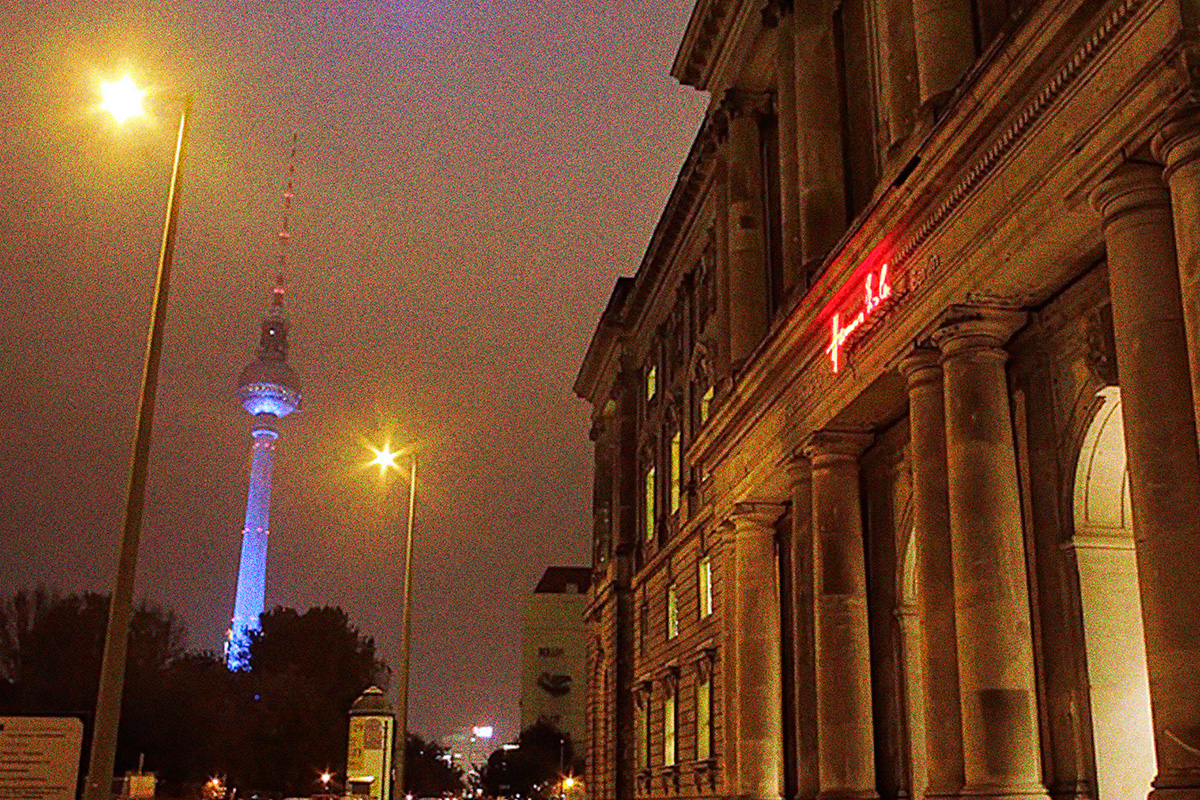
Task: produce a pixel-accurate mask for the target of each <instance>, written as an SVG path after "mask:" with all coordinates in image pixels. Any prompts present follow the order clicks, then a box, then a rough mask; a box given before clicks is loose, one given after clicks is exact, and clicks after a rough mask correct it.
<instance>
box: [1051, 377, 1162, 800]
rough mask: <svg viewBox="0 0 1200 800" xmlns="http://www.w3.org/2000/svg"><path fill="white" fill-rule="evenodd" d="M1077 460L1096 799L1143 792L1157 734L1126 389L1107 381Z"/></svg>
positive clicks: (1078, 553)
mask: <svg viewBox="0 0 1200 800" xmlns="http://www.w3.org/2000/svg"><path fill="white" fill-rule="evenodd" d="M1098 397H1099V398H1100V400H1101V405H1100V408H1099V409H1098V410H1097V412H1096V415H1095V417H1094V418H1093V419H1092V422H1091V425H1090V426H1089V427H1088V430H1087V434H1086V436H1085V437H1084V441H1083V447H1082V449H1081V450H1080V454H1079V461H1078V462H1077V464H1076V468H1075V497H1074V506H1075V532H1074V536H1073V537H1072V539H1071V541H1070V543H1069V546H1070V547H1071V548H1072V549H1073V550H1074V551H1075V562H1076V564H1077V566H1078V570H1079V595H1080V606H1081V608H1082V613H1083V628H1084V645H1085V654H1086V657H1087V669H1088V680H1089V685H1090V693H1091V709H1092V741H1093V743H1094V747H1095V758H1096V783H1097V786H1096V797H1097V798H1098V800H1118V798H1129V797H1145V796H1147V794H1148V793H1149V792H1150V782H1151V781H1152V780H1153V779H1154V775H1155V759H1154V735H1153V728H1152V725H1151V721H1150V690H1149V683H1148V678H1147V674H1146V645H1145V636H1144V633H1143V629H1142V605H1141V595H1140V591H1139V588H1138V577H1137V557H1136V553H1135V550H1134V537H1133V522H1132V515H1131V511H1130V502H1129V474H1128V472H1127V471H1126V467H1125V433H1124V425H1123V421H1122V417H1121V390H1120V389H1119V388H1118V387H1116V386H1109V387H1106V388H1105V389H1103V390H1101V391H1100V392H1099V394H1098Z"/></svg>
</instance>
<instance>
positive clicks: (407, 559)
mask: <svg viewBox="0 0 1200 800" xmlns="http://www.w3.org/2000/svg"><path fill="white" fill-rule="evenodd" d="M371 450H372V451H373V452H374V453H375V458H373V459H372V460H371V462H370V463H371V464H372V465H378V466H379V472H380V474H381V475H382V474H383V473H385V472H386V471H387V470H388V469H396V468H397V465H396V459H397V458H399V457H400V456H401V455H403V453H402V452H393V451H392V450H391V448H390V446H389V445H386V444H385V445H384V446H383V449H382V450H376V449H375V448H371ZM407 455H408V460H409V472H408V524H407V525H406V526H405V541H404V605H403V611H402V616H401V631H402V632H401V640H400V688H399V691H398V692H397V694H398V695H399V697H398V702H397V703H396V705H397V707H398V709H399V711H398V713H397V715H396V716H397V717H398V719H397V721H396V732H397V738H398V739H399V740H400V754H399V756H398V757H397V758H396V763H395V771H396V795H397V796H399V797H403V796H405V792H404V770H405V760H406V757H407V755H408V676H409V664H410V661H411V658H410V651H411V649H412V566H413V518H414V514H415V511H416V505H417V451H416V449H415V448H414V449H412V450H410V451H409V452H408V454H407Z"/></svg>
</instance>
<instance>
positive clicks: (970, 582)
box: [914, 309, 1046, 797]
mask: <svg viewBox="0 0 1200 800" xmlns="http://www.w3.org/2000/svg"><path fill="white" fill-rule="evenodd" d="M1024 319H1025V316H1024V314H1018V313H1012V312H1000V311H988V310H982V309H979V310H963V311H962V313H961V314H956V315H952V316H951V317H950V320H951V321H950V322H948V323H947V324H946V325H945V326H943V327H942V328H941V329H940V330H939V331H938V332H937V333H936V334H935V336H934V338H935V340H936V341H937V343H938V344H939V345H940V347H941V349H942V370H943V380H944V388H943V391H944V393H945V397H944V401H945V413H946V466H947V495H948V498H949V509H950V538H951V548H952V552H953V562H954V596H955V606H956V609H957V620H956V628H957V639H958V670H959V691H960V696H961V701H962V731H963V767H964V778H965V787H964V789H963V794H982V795H988V796H990V797H1022V796H1038V797H1045V796H1046V790H1045V787H1044V786H1043V785H1042V775H1041V760H1040V747H1039V745H1038V720H1037V697H1036V685H1035V678H1034V668H1033V642H1032V639H1031V635H1030V625H1031V620H1030V612H1029V579H1028V575H1027V574H1026V571H1025V542H1024V536H1023V524H1022V518H1021V505H1020V500H1019V490H1018V486H1017V462H1016V451H1015V450H1014V447H1013V431H1012V415H1011V412H1010V409H1009V397H1008V381H1007V376H1006V375H1005V369H1004V364H1005V361H1006V360H1007V358H1008V354H1007V353H1006V352H1005V350H1004V348H1003V345H1004V343H1005V342H1006V341H1007V340H1008V337H1009V336H1011V335H1012V332H1013V331H1014V330H1016V328H1017V327H1018V326H1019V325H1021V324H1022V323H1023V321H1024ZM914 460H915V459H914Z"/></svg>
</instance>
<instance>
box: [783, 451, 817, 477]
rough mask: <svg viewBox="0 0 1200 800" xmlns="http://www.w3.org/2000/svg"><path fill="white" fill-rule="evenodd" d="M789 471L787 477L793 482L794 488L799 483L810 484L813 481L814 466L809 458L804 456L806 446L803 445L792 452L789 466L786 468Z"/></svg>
mask: <svg viewBox="0 0 1200 800" xmlns="http://www.w3.org/2000/svg"><path fill="white" fill-rule="evenodd" d="M784 470H786V471H787V476H788V478H789V479H790V480H791V483H792V485H793V486H795V485H796V484H799V483H808V482H809V481H811V480H812V464H811V463H810V462H809V460H808V457H807V456H806V455H805V454H804V445H801V446H799V447H797V448H796V449H795V451H793V452H792V455H791V457H790V458H788V461H787V464H786V465H785V466H784Z"/></svg>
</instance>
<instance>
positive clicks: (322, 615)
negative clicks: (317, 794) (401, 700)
mask: <svg viewBox="0 0 1200 800" xmlns="http://www.w3.org/2000/svg"><path fill="white" fill-rule="evenodd" d="M260 623H261V629H260V630H258V631H254V632H252V633H251V634H250V648H249V665H250V667H249V670H248V671H246V672H240V673H233V674H232V675H231V687H230V690H231V692H232V694H233V696H234V698H235V700H234V702H235V704H236V705H238V707H239V708H240V709H241V712H240V713H241V715H242V721H241V724H242V725H243V731H242V735H243V736H244V737H245V739H244V742H243V747H242V748H241V752H240V753H239V754H235V755H236V756H237V757H234V758H231V760H230V762H229V769H228V773H227V774H228V776H229V778H230V781H231V783H234V784H236V785H239V786H241V787H242V789H243V790H246V789H258V790H266V791H277V792H282V793H284V794H288V795H307V794H311V793H312V792H313V791H314V788H315V782H316V780H317V776H318V774H319V770H321V769H324V768H325V767H333V768H335V769H337V770H338V771H342V772H344V768H343V767H344V764H345V760H346V740H347V736H348V728H349V720H348V717H347V713H348V712H349V710H350V706H351V704H352V703H353V702H354V701H355V700H356V699H357V698H358V696H359V695H360V694H362V691H363V690H364V689H366V688H367V687H368V686H371V685H377V686H381V687H386V686H387V684H388V679H389V677H390V675H391V671H390V670H389V669H388V667H387V665H386V664H385V663H383V662H382V661H380V660H379V659H378V658H376V656H375V640H374V639H372V638H371V637H369V636H363V635H362V634H361V633H359V631H358V629H357V628H356V627H354V626H353V625H352V624H350V618H349V617H348V616H347V614H346V612H345V611H343V610H342V609H340V608H335V607H320V608H310V609H309V610H308V611H305V612H303V613H300V612H298V611H296V610H295V609H291V608H283V607H276V608H274V609H272V610H271V611H268V612H265V613H264V614H263V615H262V616H261V617H260ZM246 745H249V747H247V746H246Z"/></svg>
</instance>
